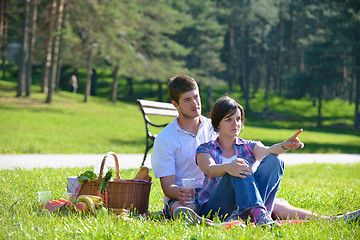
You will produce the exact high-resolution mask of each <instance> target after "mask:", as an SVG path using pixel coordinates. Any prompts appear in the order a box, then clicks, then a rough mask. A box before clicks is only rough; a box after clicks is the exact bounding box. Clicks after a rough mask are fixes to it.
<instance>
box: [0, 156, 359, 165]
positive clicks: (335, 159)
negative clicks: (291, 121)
mask: <svg viewBox="0 0 360 240" xmlns="http://www.w3.org/2000/svg"><path fill="white" fill-rule="evenodd" d="M117 156H118V159H119V165H120V168H121V169H130V168H138V167H140V165H141V162H142V159H143V155H142V154H118V155H117ZM150 156H151V155H148V157H147V160H146V162H145V166H147V167H149V168H151V163H150ZM103 157H104V154H17V155H0V169H16V168H25V169H31V168H44V167H50V168H65V167H84V168H85V167H91V168H92V167H94V166H95V165H98V164H99V163H100V162H101V161H102V159H103ZM281 158H282V159H283V160H284V161H285V165H295V164H306V163H334V164H335V163H338V164H354V163H360V154H296V153H292V154H282V155H281ZM106 165H107V166H114V162H113V161H112V160H111V159H109V160H108V161H107V162H106Z"/></svg>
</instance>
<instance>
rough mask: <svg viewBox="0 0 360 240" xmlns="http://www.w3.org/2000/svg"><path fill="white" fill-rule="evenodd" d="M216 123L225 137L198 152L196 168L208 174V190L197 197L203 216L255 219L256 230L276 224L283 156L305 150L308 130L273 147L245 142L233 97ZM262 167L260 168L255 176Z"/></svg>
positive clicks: (225, 100)
mask: <svg viewBox="0 0 360 240" xmlns="http://www.w3.org/2000/svg"><path fill="white" fill-rule="evenodd" d="M210 118H211V122H212V125H213V127H214V130H215V131H217V132H218V133H219V137H218V138H217V139H216V140H212V141H210V142H208V143H204V144H201V145H200V146H199V147H198V148H197V150H196V163H197V164H198V165H199V167H200V169H201V170H202V171H203V172H204V174H205V180H204V183H203V189H202V190H201V191H200V192H199V193H198V194H197V201H198V203H199V205H200V211H201V214H202V215H205V216H209V217H211V218H212V217H213V216H214V215H215V214H218V215H219V217H226V216H228V215H230V214H231V215H234V214H235V215H236V216H239V217H241V218H247V216H248V215H250V216H251V217H252V218H253V219H254V221H255V223H256V225H272V224H275V222H274V221H273V220H272V219H271V212H272V210H273V205H274V200H275V196H276V193H277V191H278V189H279V186H280V181H281V177H282V174H283V170H284V163H283V162H282V161H281V160H280V159H279V158H278V157H277V154H281V153H284V152H286V151H288V150H290V149H293V150H295V149H297V148H299V147H301V148H303V147H304V144H303V143H302V142H301V141H300V140H299V139H298V135H299V134H300V133H301V132H302V129H300V130H299V131H298V132H297V133H296V134H295V135H294V136H292V137H291V138H289V139H288V140H285V141H283V142H281V143H277V144H275V145H273V146H271V147H266V146H264V145H263V144H262V143H261V142H260V141H251V140H244V139H241V138H239V137H238V135H239V134H240V132H241V130H242V129H243V128H244V121H245V116H244V109H243V108H242V106H241V105H240V104H239V103H237V102H236V101H235V100H234V99H231V98H230V97H227V96H226V97H222V98H220V99H219V100H218V101H217V102H216V103H215V105H214V106H213V108H212V110H211V112H210ZM275 154H276V155H275ZM257 161H258V162H260V165H259V166H258V168H257V170H256V171H253V169H252V167H253V166H254V164H255V163H256V162H257Z"/></svg>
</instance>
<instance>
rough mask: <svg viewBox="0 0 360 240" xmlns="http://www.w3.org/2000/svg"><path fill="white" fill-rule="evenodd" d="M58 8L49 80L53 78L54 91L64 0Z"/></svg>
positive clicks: (59, 3)
mask: <svg viewBox="0 0 360 240" xmlns="http://www.w3.org/2000/svg"><path fill="white" fill-rule="evenodd" d="M57 5H58V8H57V21H56V35H55V38H54V41H53V51H52V58H53V59H54V61H51V66H50V73H51V74H49V78H51V82H52V83H53V86H52V87H53V91H54V90H56V89H58V88H57V85H58V83H57V81H56V76H57V71H58V70H60V69H59V51H60V37H61V29H62V21H63V12H64V0H58V4H57Z"/></svg>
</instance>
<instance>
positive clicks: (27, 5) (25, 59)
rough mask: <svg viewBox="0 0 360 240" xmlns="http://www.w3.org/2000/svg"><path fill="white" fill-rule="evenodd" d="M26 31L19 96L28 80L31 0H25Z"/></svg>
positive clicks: (18, 89)
mask: <svg viewBox="0 0 360 240" xmlns="http://www.w3.org/2000/svg"><path fill="white" fill-rule="evenodd" d="M24 15H25V16H24V28H23V29H24V31H23V44H22V49H21V63H20V66H19V76H18V85H17V94H16V96H17V97H21V96H22V93H23V91H24V89H25V81H26V77H27V76H26V67H27V65H28V61H29V16H30V0H25V13H24Z"/></svg>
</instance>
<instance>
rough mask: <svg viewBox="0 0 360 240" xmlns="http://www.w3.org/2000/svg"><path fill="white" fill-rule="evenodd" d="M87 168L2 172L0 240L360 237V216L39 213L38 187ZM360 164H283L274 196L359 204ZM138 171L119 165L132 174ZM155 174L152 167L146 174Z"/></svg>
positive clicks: (155, 195) (54, 186) (53, 186)
mask: <svg viewBox="0 0 360 240" xmlns="http://www.w3.org/2000/svg"><path fill="white" fill-rule="evenodd" d="M84 170H86V169H81V168H64V169H50V168H45V169H32V170H25V169H16V170H1V171H0V239H358V238H359V236H360V221H358V222H353V223H344V222H327V221H318V220H311V221H310V222H307V223H302V224H294V225H288V226H282V227H279V228H273V229H269V228H257V227H256V228H255V227H247V228H232V229H230V230H224V229H220V228H219V227H210V226H204V225H197V226H193V225H190V226H188V225H186V224H185V223H184V222H182V221H166V222H162V221H150V220H142V219H136V218H131V219H130V220H125V219H122V218H118V217H117V216H116V215H113V214H109V215H105V216H84V215H83V216H81V215H78V214H76V213H70V214H54V215H48V214H43V213H42V212H41V211H40V210H39V209H38V200H37V191H39V190H50V191H51V192H52V199H58V198H60V197H61V196H62V194H63V193H64V192H66V179H67V177H68V176H77V175H78V174H79V173H80V172H83V171H84ZM359 172H360V164H354V165H331V164H311V165H298V166H289V167H287V168H286V169H285V174H284V177H283V181H282V184H281V187H280V190H279V193H278V197H281V198H284V199H286V200H288V201H289V202H290V203H291V204H292V205H294V206H296V207H301V208H305V209H308V210H311V211H313V212H316V213H320V214H324V215H328V216H330V215H337V214H340V213H346V212H348V211H354V210H357V209H360V202H359V196H360V175H359ZM135 174H136V170H123V171H121V175H122V177H123V178H132V177H133V176H134V175H135ZM150 174H151V175H152V176H153V177H154V175H153V172H151V173H150ZM153 179H154V178H153ZM162 197H163V194H162V191H161V187H160V184H159V180H158V179H156V180H154V181H153V184H152V187H151V194H150V204H149V211H150V212H154V211H161V210H162Z"/></svg>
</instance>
